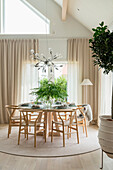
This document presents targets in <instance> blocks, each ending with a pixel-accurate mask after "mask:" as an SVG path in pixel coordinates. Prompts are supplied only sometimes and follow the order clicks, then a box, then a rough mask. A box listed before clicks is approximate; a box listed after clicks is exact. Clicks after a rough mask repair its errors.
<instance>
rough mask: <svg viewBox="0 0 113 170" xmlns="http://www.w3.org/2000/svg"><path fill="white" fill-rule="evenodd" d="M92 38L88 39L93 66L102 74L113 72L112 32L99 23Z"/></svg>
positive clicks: (102, 23)
mask: <svg viewBox="0 0 113 170" xmlns="http://www.w3.org/2000/svg"><path fill="white" fill-rule="evenodd" d="M92 30H93V32H94V34H93V38H92V39H89V43H90V48H91V50H92V54H93V55H92V57H93V58H94V65H98V66H99V67H100V68H103V69H104V73H105V74H108V73H109V72H110V71H112V72H113V32H110V30H109V29H108V27H107V25H104V22H101V23H100V24H99V26H98V27H96V28H93V29H92ZM112 119H113V89H112Z"/></svg>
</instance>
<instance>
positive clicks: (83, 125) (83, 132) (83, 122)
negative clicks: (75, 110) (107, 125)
mask: <svg viewBox="0 0 113 170" xmlns="http://www.w3.org/2000/svg"><path fill="white" fill-rule="evenodd" d="M82 124H83V133H84V122H82Z"/></svg>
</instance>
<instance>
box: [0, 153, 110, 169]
mask: <svg viewBox="0 0 113 170" xmlns="http://www.w3.org/2000/svg"><path fill="white" fill-rule="evenodd" d="M99 168H100V150H97V151H94V152H90V153H87V154H83V155H78V156H72V157H62V158H32V157H21V156H13V155H9V154H4V153H0V170H99ZM103 170H113V159H110V158H108V157H107V155H106V154H105V153H104V169H103Z"/></svg>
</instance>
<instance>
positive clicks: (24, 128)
mask: <svg viewBox="0 0 113 170" xmlns="http://www.w3.org/2000/svg"><path fill="white" fill-rule="evenodd" d="M24 133H25V138H26V128H24Z"/></svg>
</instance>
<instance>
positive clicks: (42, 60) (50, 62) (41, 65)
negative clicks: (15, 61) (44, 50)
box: [30, 48, 63, 73]
mask: <svg viewBox="0 0 113 170" xmlns="http://www.w3.org/2000/svg"><path fill="white" fill-rule="evenodd" d="M30 52H31V58H32V59H33V60H34V61H35V60H37V61H38V62H37V63H36V64H35V67H37V68H38V70H40V69H42V71H43V72H45V73H46V69H47V67H48V68H50V72H51V73H53V68H54V69H56V70H59V68H61V67H63V65H57V64H55V63H54V60H56V59H58V58H62V55H61V54H57V53H56V54H53V51H52V49H51V48H49V55H50V57H46V56H45V55H44V54H41V56H40V55H39V53H35V52H34V50H33V49H31V50H30Z"/></svg>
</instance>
